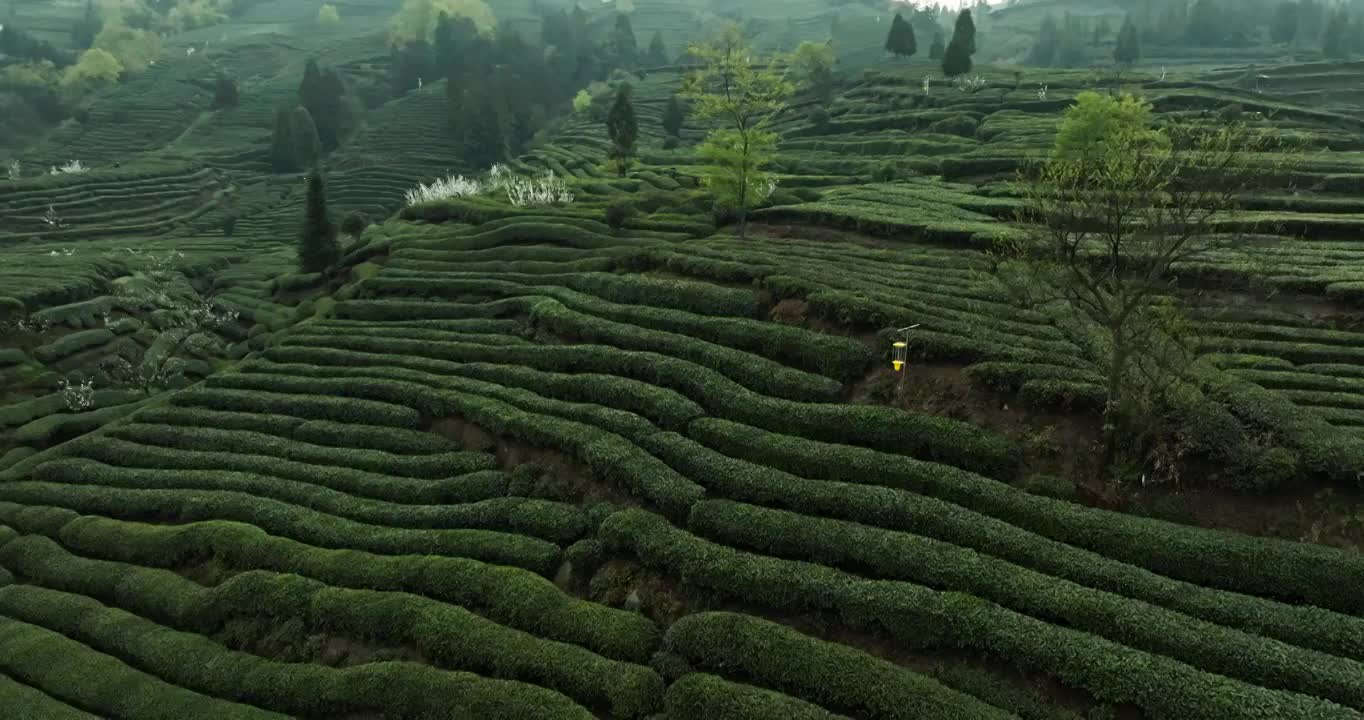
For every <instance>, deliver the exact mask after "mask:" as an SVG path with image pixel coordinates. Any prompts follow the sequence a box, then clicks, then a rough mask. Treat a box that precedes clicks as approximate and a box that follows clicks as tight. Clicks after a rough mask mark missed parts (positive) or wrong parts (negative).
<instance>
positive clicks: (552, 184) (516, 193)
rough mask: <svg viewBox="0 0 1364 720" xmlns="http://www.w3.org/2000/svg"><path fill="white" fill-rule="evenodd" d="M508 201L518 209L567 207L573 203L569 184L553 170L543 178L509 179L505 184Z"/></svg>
mask: <svg viewBox="0 0 1364 720" xmlns="http://www.w3.org/2000/svg"><path fill="white" fill-rule="evenodd" d="M505 185H506V188H507V201H508V202H510V203H511V204H512V205H514V206H516V207H529V206H537V205H567V204H569V203H571V202H573V192H572V191H571V190H569V189H568V184H567V183H565V182H564V181H563V180H561V179H559V178H556V177H555V176H554V171H553V170H551V171H549V173H548V174H547V175H545V176H544V177H542V178H522V177H509V178H508V179H507V180H506V182H505Z"/></svg>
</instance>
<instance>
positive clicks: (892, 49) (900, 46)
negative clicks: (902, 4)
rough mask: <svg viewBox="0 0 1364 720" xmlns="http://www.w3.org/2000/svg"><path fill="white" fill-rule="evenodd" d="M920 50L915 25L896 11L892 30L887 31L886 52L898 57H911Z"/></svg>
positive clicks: (891, 23)
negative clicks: (915, 35)
mask: <svg viewBox="0 0 1364 720" xmlns="http://www.w3.org/2000/svg"><path fill="white" fill-rule="evenodd" d="M918 51H919V43H918V40H917V39H916V38H915V37H914V26H913V25H910V24H909V23H908V22H907V21H905V18H904V16H903V15H901V14H900V13H898V12H897V13H895V19H894V20H891V21H890V32H888V33H886V52H889V53H892V54H894V55H896V56H898V57H909V56H911V55H913V54H914V53H916V52H918Z"/></svg>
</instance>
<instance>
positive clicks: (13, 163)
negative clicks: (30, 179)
mask: <svg viewBox="0 0 1364 720" xmlns="http://www.w3.org/2000/svg"><path fill="white" fill-rule="evenodd" d="M8 170H9V179H10V180H18V179H19V176H20V175H21V174H22V173H23V167H22V166H21V165H20V164H19V161H18V160H10V161H9V166H8Z"/></svg>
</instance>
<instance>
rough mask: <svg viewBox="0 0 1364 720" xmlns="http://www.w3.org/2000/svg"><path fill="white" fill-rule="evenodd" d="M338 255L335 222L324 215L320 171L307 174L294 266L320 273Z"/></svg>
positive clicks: (339, 250)
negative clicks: (306, 192)
mask: <svg viewBox="0 0 1364 720" xmlns="http://www.w3.org/2000/svg"><path fill="white" fill-rule="evenodd" d="M340 256H341V246H340V245H339V244H338V243H337V241H336V225H335V224H333V223H332V219H331V216H330V215H328V214H327V189H326V186H325V185H324V184H323V181H322V171H321V170H319V169H318V168H317V167H313V169H312V170H311V171H310V172H309V173H308V194H307V197H306V198H305V200H304V215H303V229H302V231H300V232H299V236H298V266H299V269H300V270H301V271H303V272H305V273H314V272H322V271H323V270H326V269H327V268H328V267H331V266H332V265H334V264H335V263H336V261H337V259H338V258H340Z"/></svg>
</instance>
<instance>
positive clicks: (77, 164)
mask: <svg viewBox="0 0 1364 720" xmlns="http://www.w3.org/2000/svg"><path fill="white" fill-rule="evenodd" d="M89 171H90V168H88V167H86V166H85V165H84V164H83V163H81V161H79V160H67V161H66V164H64V165H62V166H61V167H57V166H56V165H53V166H52V167H51V168H50V169H49V170H48V174H50V175H79V174H81V173H83V172H89Z"/></svg>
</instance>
